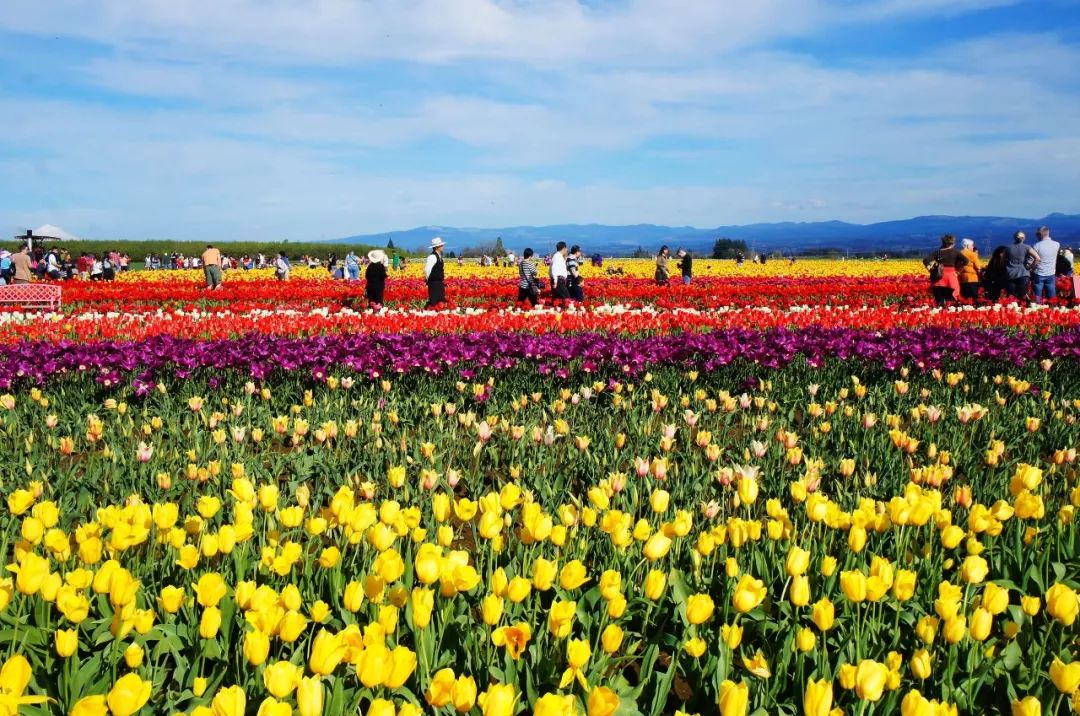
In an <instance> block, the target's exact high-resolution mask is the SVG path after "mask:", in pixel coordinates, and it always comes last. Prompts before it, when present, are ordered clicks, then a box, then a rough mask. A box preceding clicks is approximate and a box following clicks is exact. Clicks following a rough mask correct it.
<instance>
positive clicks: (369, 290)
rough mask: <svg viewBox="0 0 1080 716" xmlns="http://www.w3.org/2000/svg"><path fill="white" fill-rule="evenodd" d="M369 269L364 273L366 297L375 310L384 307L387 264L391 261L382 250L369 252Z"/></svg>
mask: <svg viewBox="0 0 1080 716" xmlns="http://www.w3.org/2000/svg"><path fill="white" fill-rule="evenodd" d="M367 258H368V262H369V263H368V267H367V269H366V270H365V271H364V295H365V296H367V300H368V303H370V304H371V307H372V308H373V309H375V310H378V309H379V308H381V307H382V304H383V293H384V292H385V290H386V262H387V261H388V260H389V259H388V258H387V256H386V252H384V251H383V250H382V249H375V250H374V251H369V252H368V255H367Z"/></svg>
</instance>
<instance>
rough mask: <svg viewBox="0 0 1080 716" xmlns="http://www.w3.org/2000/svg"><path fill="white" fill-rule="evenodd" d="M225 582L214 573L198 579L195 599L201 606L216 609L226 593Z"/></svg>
mask: <svg viewBox="0 0 1080 716" xmlns="http://www.w3.org/2000/svg"><path fill="white" fill-rule="evenodd" d="M226 591H227V590H226V587H225V580H224V579H222V577H221V575H220V574H217V573H216V572H209V573H207V574H204V575H203V576H202V577H200V578H199V581H198V582H197V583H196V585H195V598H196V599H197V601H198V602H199V604H200V605H201V606H204V607H216V606H217V605H218V602H220V601H221V598H222V597H224V596H225V592H226Z"/></svg>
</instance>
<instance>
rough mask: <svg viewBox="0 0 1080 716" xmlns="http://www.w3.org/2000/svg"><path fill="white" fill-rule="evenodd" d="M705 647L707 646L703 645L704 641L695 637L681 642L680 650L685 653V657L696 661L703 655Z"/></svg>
mask: <svg viewBox="0 0 1080 716" xmlns="http://www.w3.org/2000/svg"><path fill="white" fill-rule="evenodd" d="M706 646H707V645H706V644H705V640H704V639H702V638H700V637H696V636H695V637H693V638H691V639H687V640H686V641H685V642H683V646H682V648H683V651H684V652H686V653H687V655H689V656H691V657H693V658H695V659H697V658H698V657H700V656H701V655H702V654H704V653H705V648H706Z"/></svg>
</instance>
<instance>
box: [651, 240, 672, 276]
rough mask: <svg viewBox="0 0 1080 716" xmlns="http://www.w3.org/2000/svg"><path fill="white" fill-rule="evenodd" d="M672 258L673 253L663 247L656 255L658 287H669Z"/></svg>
mask: <svg viewBox="0 0 1080 716" xmlns="http://www.w3.org/2000/svg"><path fill="white" fill-rule="evenodd" d="M670 258H671V252H670V251H669V250H668V247H667V246H661V247H660V251H659V252H657V254H656V275H655V278H656V285H657V286H667V285H668V276H669V274H668V261H669V260H670Z"/></svg>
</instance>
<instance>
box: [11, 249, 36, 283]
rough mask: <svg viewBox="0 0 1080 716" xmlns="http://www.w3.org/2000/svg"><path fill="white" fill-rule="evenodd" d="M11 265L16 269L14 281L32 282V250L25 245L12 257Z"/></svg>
mask: <svg viewBox="0 0 1080 716" xmlns="http://www.w3.org/2000/svg"><path fill="white" fill-rule="evenodd" d="M11 265H12V267H13V268H14V269H15V275H14V276H13V277H12V280H11V282H12V283H30V276H31V268H30V252H29V251H27V249H26V246H25V245H24V246H23V247H22V248H21V249H19V251H18V252H17V253H15V254H14V255H13V256H12V257H11Z"/></svg>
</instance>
